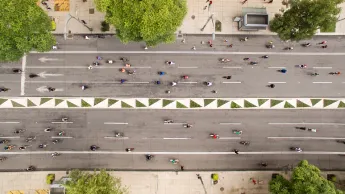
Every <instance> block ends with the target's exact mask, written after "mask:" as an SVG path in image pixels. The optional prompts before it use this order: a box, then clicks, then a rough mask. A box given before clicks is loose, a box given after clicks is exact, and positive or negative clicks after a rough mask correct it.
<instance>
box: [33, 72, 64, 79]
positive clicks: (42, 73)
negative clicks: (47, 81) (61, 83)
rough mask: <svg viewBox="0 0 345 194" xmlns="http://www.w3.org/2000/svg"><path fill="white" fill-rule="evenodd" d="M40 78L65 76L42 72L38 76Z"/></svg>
mask: <svg viewBox="0 0 345 194" xmlns="http://www.w3.org/2000/svg"><path fill="white" fill-rule="evenodd" d="M38 76H40V77H42V78H46V77H47V76H51V77H54V76H63V74H52V73H46V72H45V71H43V72H41V73H39V74H38Z"/></svg>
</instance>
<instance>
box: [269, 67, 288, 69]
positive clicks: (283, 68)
mask: <svg viewBox="0 0 345 194" xmlns="http://www.w3.org/2000/svg"><path fill="white" fill-rule="evenodd" d="M268 68H270V69H286V67H268Z"/></svg>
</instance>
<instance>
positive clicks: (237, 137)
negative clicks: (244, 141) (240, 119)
mask: <svg viewBox="0 0 345 194" xmlns="http://www.w3.org/2000/svg"><path fill="white" fill-rule="evenodd" d="M219 139H241V138H240V137H220V138H219Z"/></svg>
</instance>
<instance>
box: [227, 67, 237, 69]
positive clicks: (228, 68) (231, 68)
mask: <svg viewBox="0 0 345 194" xmlns="http://www.w3.org/2000/svg"><path fill="white" fill-rule="evenodd" d="M223 68H224V69H242V67H223Z"/></svg>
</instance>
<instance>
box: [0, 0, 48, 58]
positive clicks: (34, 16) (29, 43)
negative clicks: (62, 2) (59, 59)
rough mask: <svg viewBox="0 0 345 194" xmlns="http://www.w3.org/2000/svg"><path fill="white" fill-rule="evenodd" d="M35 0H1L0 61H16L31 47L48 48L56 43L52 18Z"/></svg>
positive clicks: (36, 48) (43, 49)
mask: <svg viewBox="0 0 345 194" xmlns="http://www.w3.org/2000/svg"><path fill="white" fill-rule="evenodd" d="M36 2H37V0H1V1H0V10H1V11H0V61H17V60H19V59H20V58H21V57H22V56H23V55H24V53H27V52H29V51H31V50H32V49H34V50H36V51H39V52H43V51H48V50H50V49H51V48H52V46H53V45H54V44H55V37H54V36H53V35H52V34H51V32H50V31H51V29H52V24H51V20H50V19H49V17H48V15H47V14H46V13H45V12H44V11H43V10H42V9H41V8H40V7H39V6H37V4H36Z"/></svg>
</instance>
